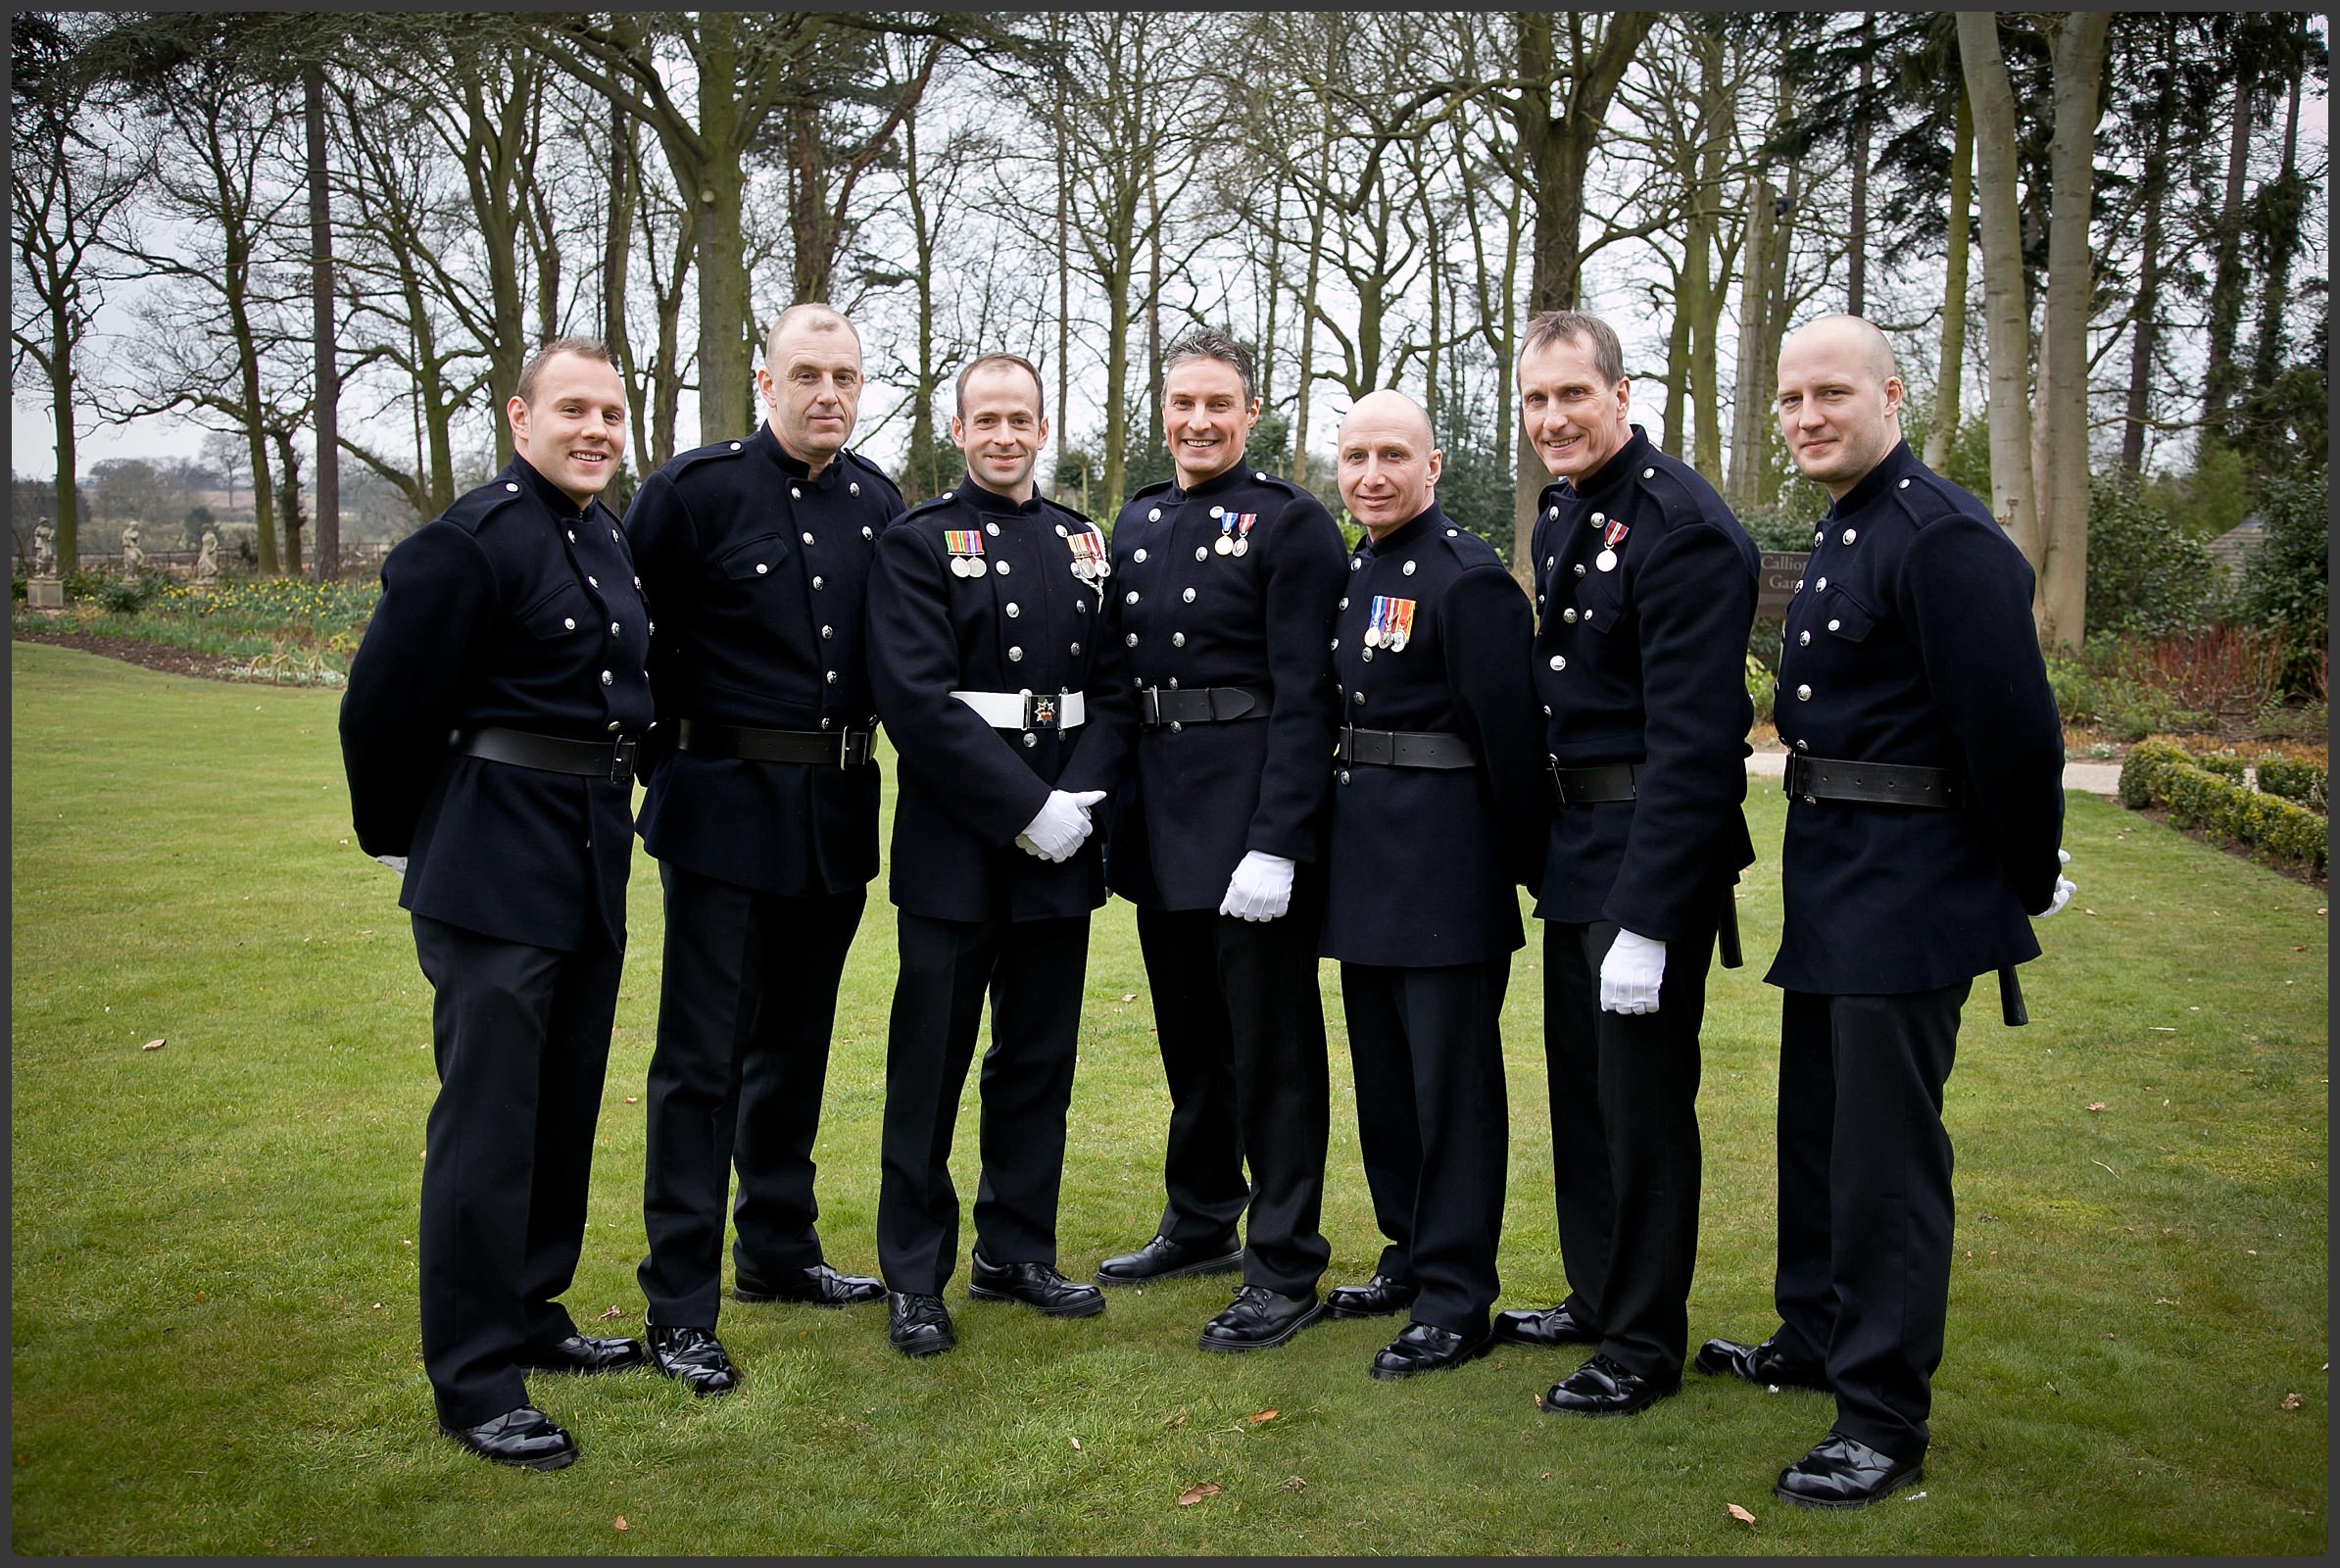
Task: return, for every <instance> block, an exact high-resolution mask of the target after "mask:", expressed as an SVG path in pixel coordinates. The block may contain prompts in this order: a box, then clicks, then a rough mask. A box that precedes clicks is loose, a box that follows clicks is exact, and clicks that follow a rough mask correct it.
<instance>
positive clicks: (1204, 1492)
mask: <svg viewBox="0 0 2340 1568" xmlns="http://www.w3.org/2000/svg"><path fill="white" fill-rule="evenodd" d="M1217 1495H1219V1484H1218V1483H1217V1482H1216V1481H1199V1482H1196V1483H1195V1484H1194V1486H1191V1487H1189V1488H1187V1490H1186V1491H1184V1492H1182V1493H1180V1494H1179V1495H1178V1505H1179V1506H1180V1507H1181V1508H1192V1507H1193V1506H1194V1504H1196V1503H1198V1502H1200V1501H1201V1500H1202V1499H1203V1498H1205V1497H1215V1496H1217Z"/></svg>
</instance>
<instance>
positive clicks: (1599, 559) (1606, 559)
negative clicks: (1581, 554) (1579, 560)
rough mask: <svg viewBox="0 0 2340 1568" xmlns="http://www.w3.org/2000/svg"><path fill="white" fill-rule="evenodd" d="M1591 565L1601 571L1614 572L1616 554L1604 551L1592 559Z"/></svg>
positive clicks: (1612, 551)
mask: <svg viewBox="0 0 2340 1568" xmlns="http://www.w3.org/2000/svg"><path fill="white" fill-rule="evenodd" d="M1592 564H1594V565H1596V566H1598V567H1599V568H1600V569H1601V570H1603V571H1615V570H1616V569H1617V552H1616V551H1614V550H1604V551H1602V552H1601V553H1600V554H1599V555H1597V556H1594V557H1593V558H1592Z"/></svg>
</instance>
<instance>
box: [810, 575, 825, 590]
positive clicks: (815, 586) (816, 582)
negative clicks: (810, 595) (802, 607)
mask: <svg viewBox="0 0 2340 1568" xmlns="http://www.w3.org/2000/svg"><path fill="white" fill-rule="evenodd" d="M827 586H829V585H828V584H827V583H826V582H823V581H822V580H821V579H820V578H818V577H815V578H813V579H812V591H813V592H814V593H818V592H820V590H821V589H823V588H826V587H827Z"/></svg>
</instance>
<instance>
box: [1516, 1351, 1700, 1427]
mask: <svg viewBox="0 0 2340 1568" xmlns="http://www.w3.org/2000/svg"><path fill="white" fill-rule="evenodd" d="M1681 1387H1682V1379H1681V1378H1679V1377H1678V1378H1676V1379H1675V1380H1674V1381H1673V1382H1671V1383H1660V1382H1658V1381H1657V1380H1656V1379H1655V1378H1645V1377H1643V1376H1642V1375H1641V1374H1640V1373H1638V1372H1628V1371H1627V1370H1626V1369H1625V1368H1624V1367H1623V1366H1621V1365H1619V1364H1618V1363H1617V1362H1615V1361H1612V1360H1611V1359H1609V1357H1607V1356H1605V1355H1602V1354H1599V1353H1598V1352H1597V1351H1596V1352H1595V1353H1594V1354H1593V1357H1592V1359H1591V1360H1589V1361H1586V1362H1585V1363H1584V1365H1583V1366H1581V1367H1578V1368H1577V1369H1576V1370H1575V1371H1574V1372H1571V1373H1570V1374H1569V1375H1568V1376H1566V1377H1564V1378H1562V1379H1561V1380H1560V1381H1559V1382H1557V1383H1555V1384H1553V1385H1552V1386H1551V1387H1550V1388H1548V1389H1546V1390H1544V1392H1543V1397H1542V1398H1540V1399H1538V1400H1536V1408H1537V1409H1539V1410H1542V1411H1543V1412H1544V1413H1545V1414H1546V1415H1562V1414H1566V1415H1632V1414H1633V1413H1635V1412H1636V1411H1640V1410H1646V1409H1648V1408H1649V1407H1650V1406H1651V1405H1653V1404H1655V1403H1657V1402H1658V1400H1660V1399H1662V1398H1664V1397H1666V1396H1667V1395H1669V1394H1672V1393H1674V1392H1675V1391H1676V1390H1678V1389H1680V1388H1681Z"/></svg>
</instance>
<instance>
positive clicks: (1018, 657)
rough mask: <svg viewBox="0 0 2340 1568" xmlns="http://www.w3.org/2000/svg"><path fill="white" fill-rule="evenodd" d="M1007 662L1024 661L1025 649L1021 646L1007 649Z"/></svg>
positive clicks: (1018, 662)
mask: <svg viewBox="0 0 2340 1568" xmlns="http://www.w3.org/2000/svg"><path fill="white" fill-rule="evenodd" d="M1007 662H1009V663H1011V664H1020V663H1022V662H1024V651H1023V650H1022V649H1021V648H1010V649H1009V650H1007Z"/></svg>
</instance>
